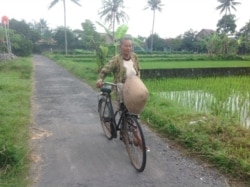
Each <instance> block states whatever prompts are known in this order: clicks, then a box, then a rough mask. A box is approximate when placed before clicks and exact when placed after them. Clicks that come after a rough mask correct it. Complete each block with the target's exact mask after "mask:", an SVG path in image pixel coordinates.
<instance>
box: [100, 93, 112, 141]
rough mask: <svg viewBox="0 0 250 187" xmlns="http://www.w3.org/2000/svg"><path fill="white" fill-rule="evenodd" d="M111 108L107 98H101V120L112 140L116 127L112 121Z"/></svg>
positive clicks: (108, 136)
mask: <svg viewBox="0 0 250 187" xmlns="http://www.w3.org/2000/svg"><path fill="white" fill-rule="evenodd" d="M110 110H111V108H110V106H109V103H108V102H106V98H101V99H100V100H99V103H98V112H99V116H100V122H101V126H102V129H103V132H104V134H105V136H106V137H107V138H108V139H109V140H111V139H112V138H113V131H114V129H113V128H114V127H113V124H112V121H111V111H110Z"/></svg>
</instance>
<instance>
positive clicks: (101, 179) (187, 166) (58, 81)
mask: <svg viewBox="0 0 250 187" xmlns="http://www.w3.org/2000/svg"><path fill="white" fill-rule="evenodd" d="M33 62H34V93H33V100H32V101H33V102H32V103H33V104H32V108H33V125H32V127H31V130H32V139H31V146H32V159H33V161H34V163H33V164H32V168H31V177H32V179H33V181H34V182H33V185H32V187H80V186H82V187H117V186H120V187H128V186H129V187H212V186H213V187H225V186H228V185H227V182H226V179H225V178H224V177H223V176H221V175H219V174H218V173H217V172H215V171H213V170H210V169H208V168H205V167H203V166H202V165H199V164H197V163H196V162H194V161H192V160H191V159H188V158H185V157H182V156H181V155H180V154H179V153H178V151H176V150H174V149H173V148H171V147H170V146H169V145H168V143H167V142H166V141H162V140H161V139H160V138H159V137H157V136H156V135H155V134H154V133H152V132H151V131H150V130H149V129H148V128H147V127H146V126H145V125H143V130H144V132H145V138H146V143H147V145H149V146H150V148H151V152H150V153H148V155H147V156H148V158H147V166H146V169H145V171H144V172H143V173H138V172H136V171H135V169H134V168H133V167H132V165H131V163H130V160H129V157H128V155H127V152H126V149H125V146H124V145H123V143H122V142H121V141H120V140H119V139H115V140H112V141H109V140H107V139H106V138H105V137H104V135H103V133H102V128H101V125H100V122H99V118H98V113H97V92H95V91H94V90H93V89H91V88H90V87H89V86H88V85H87V84H85V83H84V82H83V81H80V80H79V79H77V78H75V77H74V76H72V75H71V74H70V73H68V72H67V71H66V70H65V69H63V68H62V67H60V66H58V65H57V64H56V63H55V62H53V61H51V60H49V59H48V58H46V57H43V56H40V55H35V56H34V60H33Z"/></svg>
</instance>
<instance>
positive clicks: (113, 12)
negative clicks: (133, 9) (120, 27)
mask: <svg viewBox="0 0 250 187" xmlns="http://www.w3.org/2000/svg"><path fill="white" fill-rule="evenodd" d="M124 8H125V7H124V5H123V0H104V1H103V6H102V8H101V11H99V13H98V14H99V15H100V18H103V17H105V18H104V22H105V23H109V26H110V27H112V32H113V36H112V40H113V41H114V39H115V36H114V34H115V22H117V23H118V24H120V22H121V21H122V22H125V21H127V20H128V19H129V17H128V15H127V14H126V13H125V12H124V11H123V9H124Z"/></svg>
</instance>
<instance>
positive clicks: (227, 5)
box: [216, 0, 241, 15]
mask: <svg viewBox="0 0 250 187" xmlns="http://www.w3.org/2000/svg"><path fill="white" fill-rule="evenodd" d="M218 1H219V2H220V3H221V4H220V5H219V6H217V7H216V10H220V13H222V12H224V11H225V15H227V13H229V14H231V8H232V9H234V10H235V11H236V8H235V6H237V5H240V4H241V3H240V2H236V1H235V0H218Z"/></svg>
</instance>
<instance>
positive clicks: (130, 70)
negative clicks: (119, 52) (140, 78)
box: [123, 59, 136, 77]
mask: <svg viewBox="0 0 250 187" xmlns="http://www.w3.org/2000/svg"><path fill="white" fill-rule="evenodd" d="M123 67H124V68H125V69H126V76H127V77H129V76H133V75H136V71H135V68H134V63H133V61H132V60H131V59H130V60H123Z"/></svg>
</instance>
